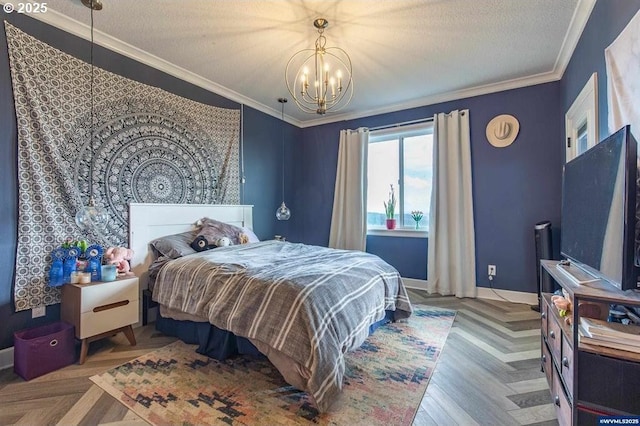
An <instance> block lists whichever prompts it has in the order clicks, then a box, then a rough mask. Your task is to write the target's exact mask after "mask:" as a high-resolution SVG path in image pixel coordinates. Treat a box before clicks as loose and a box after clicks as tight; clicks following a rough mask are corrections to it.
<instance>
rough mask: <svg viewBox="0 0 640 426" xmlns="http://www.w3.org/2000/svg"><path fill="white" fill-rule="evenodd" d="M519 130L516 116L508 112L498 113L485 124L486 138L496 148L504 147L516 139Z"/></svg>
mask: <svg viewBox="0 0 640 426" xmlns="http://www.w3.org/2000/svg"><path fill="white" fill-rule="evenodd" d="M519 131H520V123H518V119H517V118H515V117H514V116H513V115H509V114H502V115H498V116H496V117H494V118H493V119H492V120H491V121H490V122H489V124H487V140H488V141H489V143H490V144H491V145H493V146H495V147H496V148H504V147H505V146H509V145H511V144H512V143H513V141H515V140H516V137H517V136H518V132H519Z"/></svg>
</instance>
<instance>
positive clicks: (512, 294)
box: [477, 287, 538, 305]
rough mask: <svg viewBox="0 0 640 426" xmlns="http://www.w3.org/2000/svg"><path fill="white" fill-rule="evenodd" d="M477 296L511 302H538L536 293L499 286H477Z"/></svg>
mask: <svg viewBox="0 0 640 426" xmlns="http://www.w3.org/2000/svg"><path fill="white" fill-rule="evenodd" d="M477 290H478V298H480V299H489V300H505V299H506V300H507V301H509V302H513V303H524V304H527V305H537V304H538V293H527V292H524V291H513V290H502V289H499V288H489V287H477Z"/></svg>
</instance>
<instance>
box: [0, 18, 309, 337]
mask: <svg viewBox="0 0 640 426" xmlns="http://www.w3.org/2000/svg"><path fill="white" fill-rule="evenodd" d="M1 16H2V18H3V20H7V21H9V22H10V23H11V24H13V25H15V26H17V27H18V28H20V29H22V30H23V31H25V32H27V33H29V34H31V35H33V36H35V37H37V38H39V39H40V40H44V41H46V42H47V43H48V44H50V45H52V46H53V47H56V48H58V49H60V50H62V51H64V52H67V53H69V54H71V55H74V56H76V57H78V58H81V59H83V60H85V61H88V60H89V43H88V42H87V41H86V40H83V39H80V38H78V37H75V36H72V35H70V34H68V33H66V32H64V31H61V30H59V29H56V28H54V27H51V26H49V25H46V24H43V23H42V22H40V21H37V20H34V19H31V18H29V17H27V16H25V15H20V14H17V13H12V14H10V15H7V14H4V13H3V14H2V15H1ZM94 58H95V60H94V63H95V64H96V65H97V66H99V67H101V68H104V69H106V70H109V71H112V72H115V73H117V74H120V75H123V76H125V77H128V78H131V79H134V80H137V81H140V82H142V83H146V84H149V85H152V86H156V87H160V88H162V89H165V90H167V91H169V92H172V93H175V94H177V95H180V96H183V97H185V98H188V99H193V100H195V101H198V102H202V103H205V104H209V105H214V106H219V107H225V108H240V105H239V104H238V103H236V102H233V101H230V100H228V99H226V98H224V97H222V96H220V95H217V94H215V93H212V92H209V91H206V90H204V89H202V88H200V87H198V86H195V85H193V84H190V83H187V82H185V81H183V80H180V79H178V78H176V77H173V76H170V75H168V74H165V73H163V72H161V71H158V70H156V69H154V68H151V67H149V66H146V65H143V64H141V63H139V62H136V61H134V60H132V59H129V58H126V57H123V56H121V55H118V54H116V53H114V52H112V51H109V50H107V49H103V48H101V47H99V46H97V47H96V49H95V54H94ZM277 97H278V96H277V94H274V107H275V106H277V105H278V104H277ZM244 112H245V113H244V142H245V149H244V152H245V169H246V177H247V180H246V185H245V191H244V192H245V196H244V202H245V203H246V204H254V205H255V208H254V228H255V231H256V234H257V235H258V237H260V238H262V239H267V238H272V237H273V235H274V234H285V235H286V231H287V229H286V226H287V225H286V224H282V223H278V222H277V220H276V219H275V210H276V207H277V206H278V205H279V203H280V202H281V198H282V195H281V189H280V187H281V185H280V178H281V175H280V170H281V165H282V156H281V142H282V138H281V134H282V133H281V129H282V127H281V126H282V122H281V121H280V120H279V119H277V118H274V117H272V116H269V115H266V114H263V113H261V112H259V111H256V110H253V109H251V108H245V111H244ZM15 123H16V119H15V110H14V106H13V92H12V88H11V79H10V73H9V62H8V55H7V43H6V37H5V31H4V25H2V28H1V29H0V150H1V151H2V152H3V153H4V155H1V156H0V217H2V221H0V250H1V252H2V253H3V256H2V257H0V324H2V328H1V329H0V349H1V348H6V347H9V346H13V332H14V331H16V330H19V329H22V328H28V327H34V326H37V325H40V324H44V323H49V322H52V321H55V320H58V319H59V318H60V305H53V306H48V307H47V315H46V316H45V317H41V318H37V319H35V320H32V319H31V311H30V310H28V311H22V312H14V307H13V303H12V300H13V279H14V277H13V275H14V265H15V253H16V232H17V209H18V207H17V171H16V163H17V161H16V158H17V154H16V150H17V135H16V124H15ZM300 132H301V131H300V129H298V128H295V127H293V126H291V125H288V124H285V135H286V139H285V140H286V146H287V147H286V157H285V161H287V162H288V163H290V162H291V145H292V144H293V143H294V142H295V139H296V135H299V134H300ZM286 178H287V179H290V176H289V175H287V176H286Z"/></svg>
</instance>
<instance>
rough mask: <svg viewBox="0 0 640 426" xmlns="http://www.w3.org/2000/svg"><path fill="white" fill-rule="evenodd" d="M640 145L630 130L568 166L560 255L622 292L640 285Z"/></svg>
mask: <svg viewBox="0 0 640 426" xmlns="http://www.w3.org/2000/svg"><path fill="white" fill-rule="evenodd" d="M637 191H638V159H637V143H636V141H635V139H634V138H633V136H632V135H631V132H630V127H629V126H625V127H623V128H622V129H620V130H618V131H617V132H616V133H614V134H612V135H611V136H609V137H607V138H606V139H604V140H603V141H601V142H600V143H598V144H597V145H596V146H594V147H592V148H590V149H589V150H587V151H585V152H584V153H582V154H581V155H579V156H577V157H576V158H574V159H573V160H571V161H569V162H567V163H566V164H565V167H564V173H563V182H562V217H561V233H562V234H561V235H562V237H561V243H560V253H561V254H562V255H563V256H564V257H566V258H567V259H568V260H569V261H570V262H571V263H572V264H574V265H577V266H578V267H580V268H581V269H583V270H584V271H586V272H587V273H589V274H591V275H592V276H594V277H595V278H601V279H604V280H606V281H608V282H610V283H611V284H613V285H614V286H616V287H618V288H620V289H621V290H629V289H636V288H637V282H638V272H639V271H640V268H638V258H637V256H636V252H637V247H638V245H637V244H638V234H637V230H636V228H637V224H638V223H639V222H638V217H637V216H638V215H637V213H636V212H637Z"/></svg>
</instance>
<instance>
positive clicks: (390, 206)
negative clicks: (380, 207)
mask: <svg viewBox="0 0 640 426" xmlns="http://www.w3.org/2000/svg"><path fill="white" fill-rule="evenodd" d="M390 186H391V190H390V191H389V201H388V202H386V201H383V204H384V212H385V214H386V216H387V229H396V218H395V211H396V193H395V191H394V189H393V184H391V185H390Z"/></svg>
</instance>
